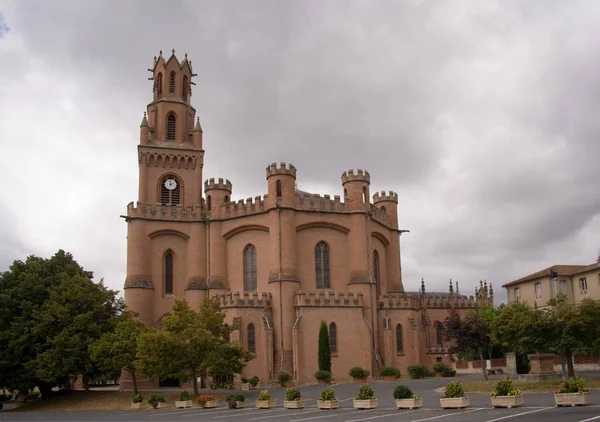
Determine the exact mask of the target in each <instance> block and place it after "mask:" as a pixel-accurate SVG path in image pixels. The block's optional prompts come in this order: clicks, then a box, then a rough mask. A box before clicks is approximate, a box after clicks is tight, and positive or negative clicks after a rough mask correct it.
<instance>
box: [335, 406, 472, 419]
mask: <svg viewBox="0 0 600 422" xmlns="http://www.w3.org/2000/svg"><path fill="white" fill-rule="evenodd" d="M479 410H483V408H477V409H472V410H467V411H464V412H454V413H448V414H446V415H439V416H432V417H431V418H424V419H416V420H414V421H411V422H422V421H430V420H433V419H439V418H447V417H448V416H456V415H458V414H460V415H463V414H465V413H471V412H477V411H479ZM402 413H410V411H405V412H394V413H388V414H387V415H379V416H371V417H369V418H361V419H351V420H349V421H344V422H360V421H368V420H371V419H380V418H389V417H390V416H396V415H399V414H402Z"/></svg>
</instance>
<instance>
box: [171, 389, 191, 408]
mask: <svg viewBox="0 0 600 422" xmlns="http://www.w3.org/2000/svg"><path fill="white" fill-rule="evenodd" d="M175 407H177V408H186V407H192V400H191V399H190V393H188V392H187V390H183V391H182V392H181V393H180V394H179V400H175Z"/></svg>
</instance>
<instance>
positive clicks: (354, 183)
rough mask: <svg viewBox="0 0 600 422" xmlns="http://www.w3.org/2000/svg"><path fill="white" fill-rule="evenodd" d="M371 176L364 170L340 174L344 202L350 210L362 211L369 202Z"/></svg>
mask: <svg viewBox="0 0 600 422" xmlns="http://www.w3.org/2000/svg"><path fill="white" fill-rule="evenodd" d="M370 183H371V175H369V172H368V171H366V170H364V171H363V170H362V169H358V170H356V171H354V170H352V169H350V170H348V171H345V172H344V173H343V174H342V186H343V187H344V202H345V203H347V204H348V206H347V208H348V209H350V210H364V209H365V205H364V204H368V203H369V202H370V200H369V198H370V195H369V185H370Z"/></svg>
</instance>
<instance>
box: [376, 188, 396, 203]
mask: <svg viewBox="0 0 600 422" xmlns="http://www.w3.org/2000/svg"><path fill="white" fill-rule="evenodd" d="M383 201H388V202H395V203H396V204H397V203H398V194H397V193H396V192H394V191H388V194H387V195H386V193H385V191H384V190H382V191H381V192H377V193H375V195H373V203H374V204H376V203H378V202H383Z"/></svg>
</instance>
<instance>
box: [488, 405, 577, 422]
mask: <svg viewBox="0 0 600 422" xmlns="http://www.w3.org/2000/svg"><path fill="white" fill-rule="evenodd" d="M548 409H554V407H543V408H541V409H537V410H530V411H529V412H521V413H515V414H514V415H508V416H502V417H501V418H496V419H490V420H488V421H485V422H495V421H501V420H503V419H510V418H515V417H517V416H521V415H527V414H529V413H535V412H542V411H544V410H548ZM582 422H583V421H582Z"/></svg>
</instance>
